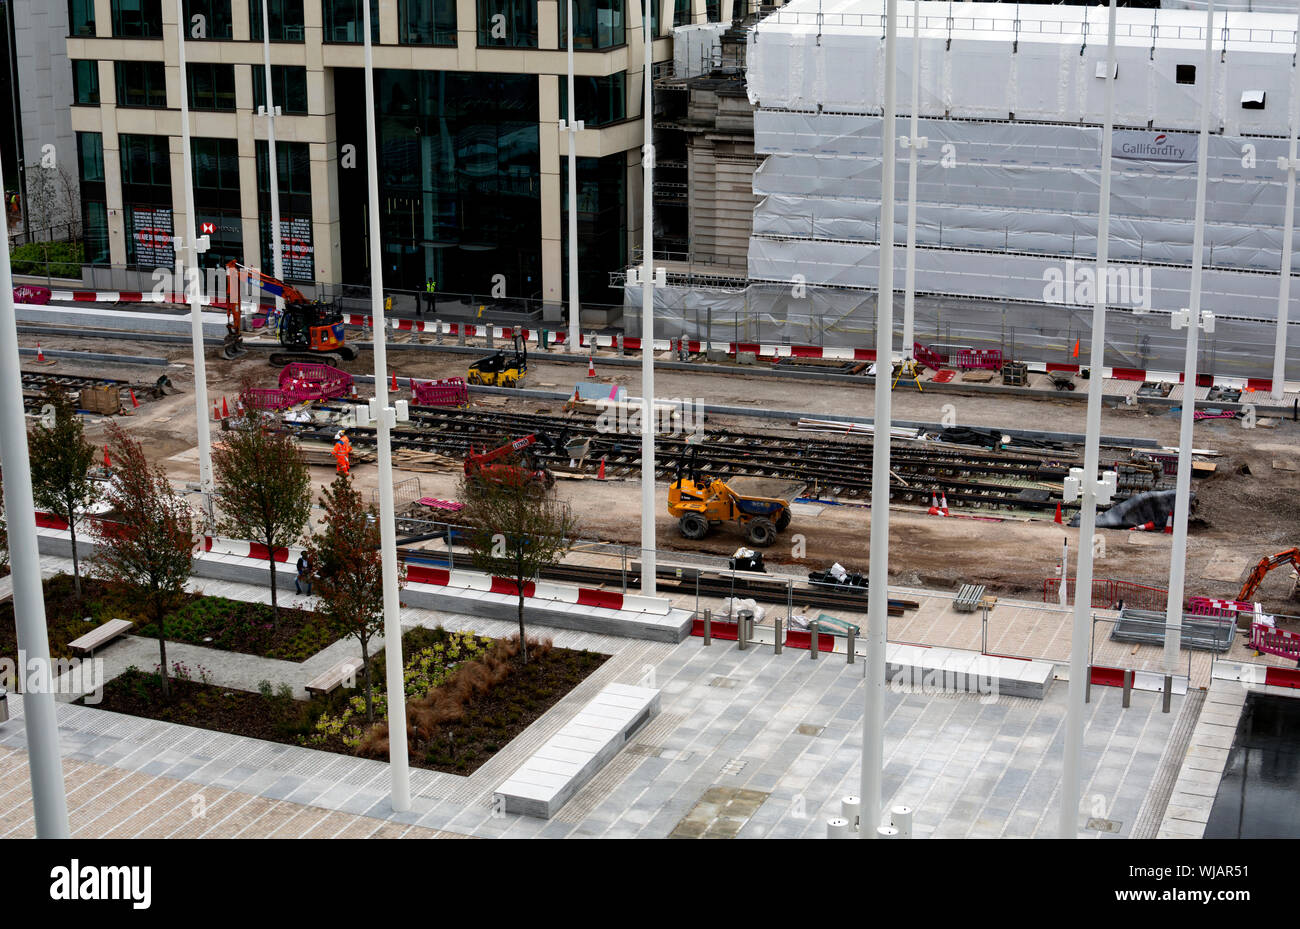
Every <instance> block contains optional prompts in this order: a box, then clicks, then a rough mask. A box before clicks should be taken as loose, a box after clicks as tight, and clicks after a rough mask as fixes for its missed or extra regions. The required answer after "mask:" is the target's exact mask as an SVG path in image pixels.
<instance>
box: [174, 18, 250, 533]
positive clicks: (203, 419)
mask: <svg viewBox="0 0 1300 929" xmlns="http://www.w3.org/2000/svg"><path fill="white" fill-rule="evenodd" d="M183 4H184V0H176V54H177V58H178V62H179V64H180V69H181V101H180V102H181V162H182V163H183V165H184V172H185V236H184V239H185V240H186V241H187V242H188V243H189V252H190V258H189V267H188V269H187V270H186V273H185V275H184V276H183V277H182V286H184V288H185V294H186V296H187V297H188V299H189V304H190V338H191V341H192V342H193V347H194V413H195V417H194V418H195V421H196V424H197V426H198V433H199V489H200V490H201V491H202V493H203V500H204V506H205V507H206V510H207V514H208V523H209V527H208V528H209V530H211V524H212V521H213V518H214V514H213V511H212V430H211V427H210V426H209V424H208V416H209V414H208V368H207V361H206V360H205V358H204V355H203V351H204V349H203V293H202V287H201V286H200V284H201V282H202V280H203V276H202V274H200V272H199V255H200V254H201V253H202V252H206V251H207V250H208V237H207V236H203V237H202V238H201V239H200V238H199V236H198V221H197V217H196V216H195V215H194V163H193V161H191V160H190V92H189V74H188V72H187V71H186V67H185V8H184V5H183ZM227 298H229V295H227ZM235 299H236V300H238V299H239V297H238V295H236V296H235Z"/></svg>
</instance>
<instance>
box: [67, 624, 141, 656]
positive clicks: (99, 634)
mask: <svg viewBox="0 0 1300 929" xmlns="http://www.w3.org/2000/svg"><path fill="white" fill-rule="evenodd" d="M134 625H135V623H133V622H131V621H130V620H127V619H110V620H109V621H108V622H106V623H102V624H101V625H99V626H96V627H95V628H94V629H92V630H90V632H87V633H86V634H85V635H83V636H81V637H80V638H76V639H73V640H72V641H71V642H69V643H68V648H70V649H72V653H73V654H74V655H93V654H95V649H97V648H101V647H103V646H105V645H107V644H108V643H109V642H112V641H113V640H114V639H116V638H117V637H118V636H120V635H123V634H124V633H125V632H126V631H127V630H128V629H130V628H131V627H132V626H134Z"/></svg>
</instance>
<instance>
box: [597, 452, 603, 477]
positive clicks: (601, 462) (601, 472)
mask: <svg viewBox="0 0 1300 929" xmlns="http://www.w3.org/2000/svg"><path fill="white" fill-rule="evenodd" d="M604 479H605V458H604V456H601V459H600V473H599V474H597V475H596V480H598V481H603V480H604Z"/></svg>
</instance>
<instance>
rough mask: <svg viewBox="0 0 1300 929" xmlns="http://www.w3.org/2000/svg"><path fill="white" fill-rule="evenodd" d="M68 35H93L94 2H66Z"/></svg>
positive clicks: (86, 0)
mask: <svg viewBox="0 0 1300 929" xmlns="http://www.w3.org/2000/svg"><path fill="white" fill-rule="evenodd" d="M68 34H69V35H80V36H93V35H94V34H95V0H68Z"/></svg>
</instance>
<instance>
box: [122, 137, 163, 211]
mask: <svg viewBox="0 0 1300 929" xmlns="http://www.w3.org/2000/svg"><path fill="white" fill-rule="evenodd" d="M117 139H118V146H119V148H121V154H122V183H123V184H124V185H126V184H134V185H149V186H154V187H164V188H166V191H167V198H168V201H169V202H170V199H171V186H172V162H171V152H170V150H169V148H168V144H167V136H165V135H119V136H118V137H117Z"/></svg>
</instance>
